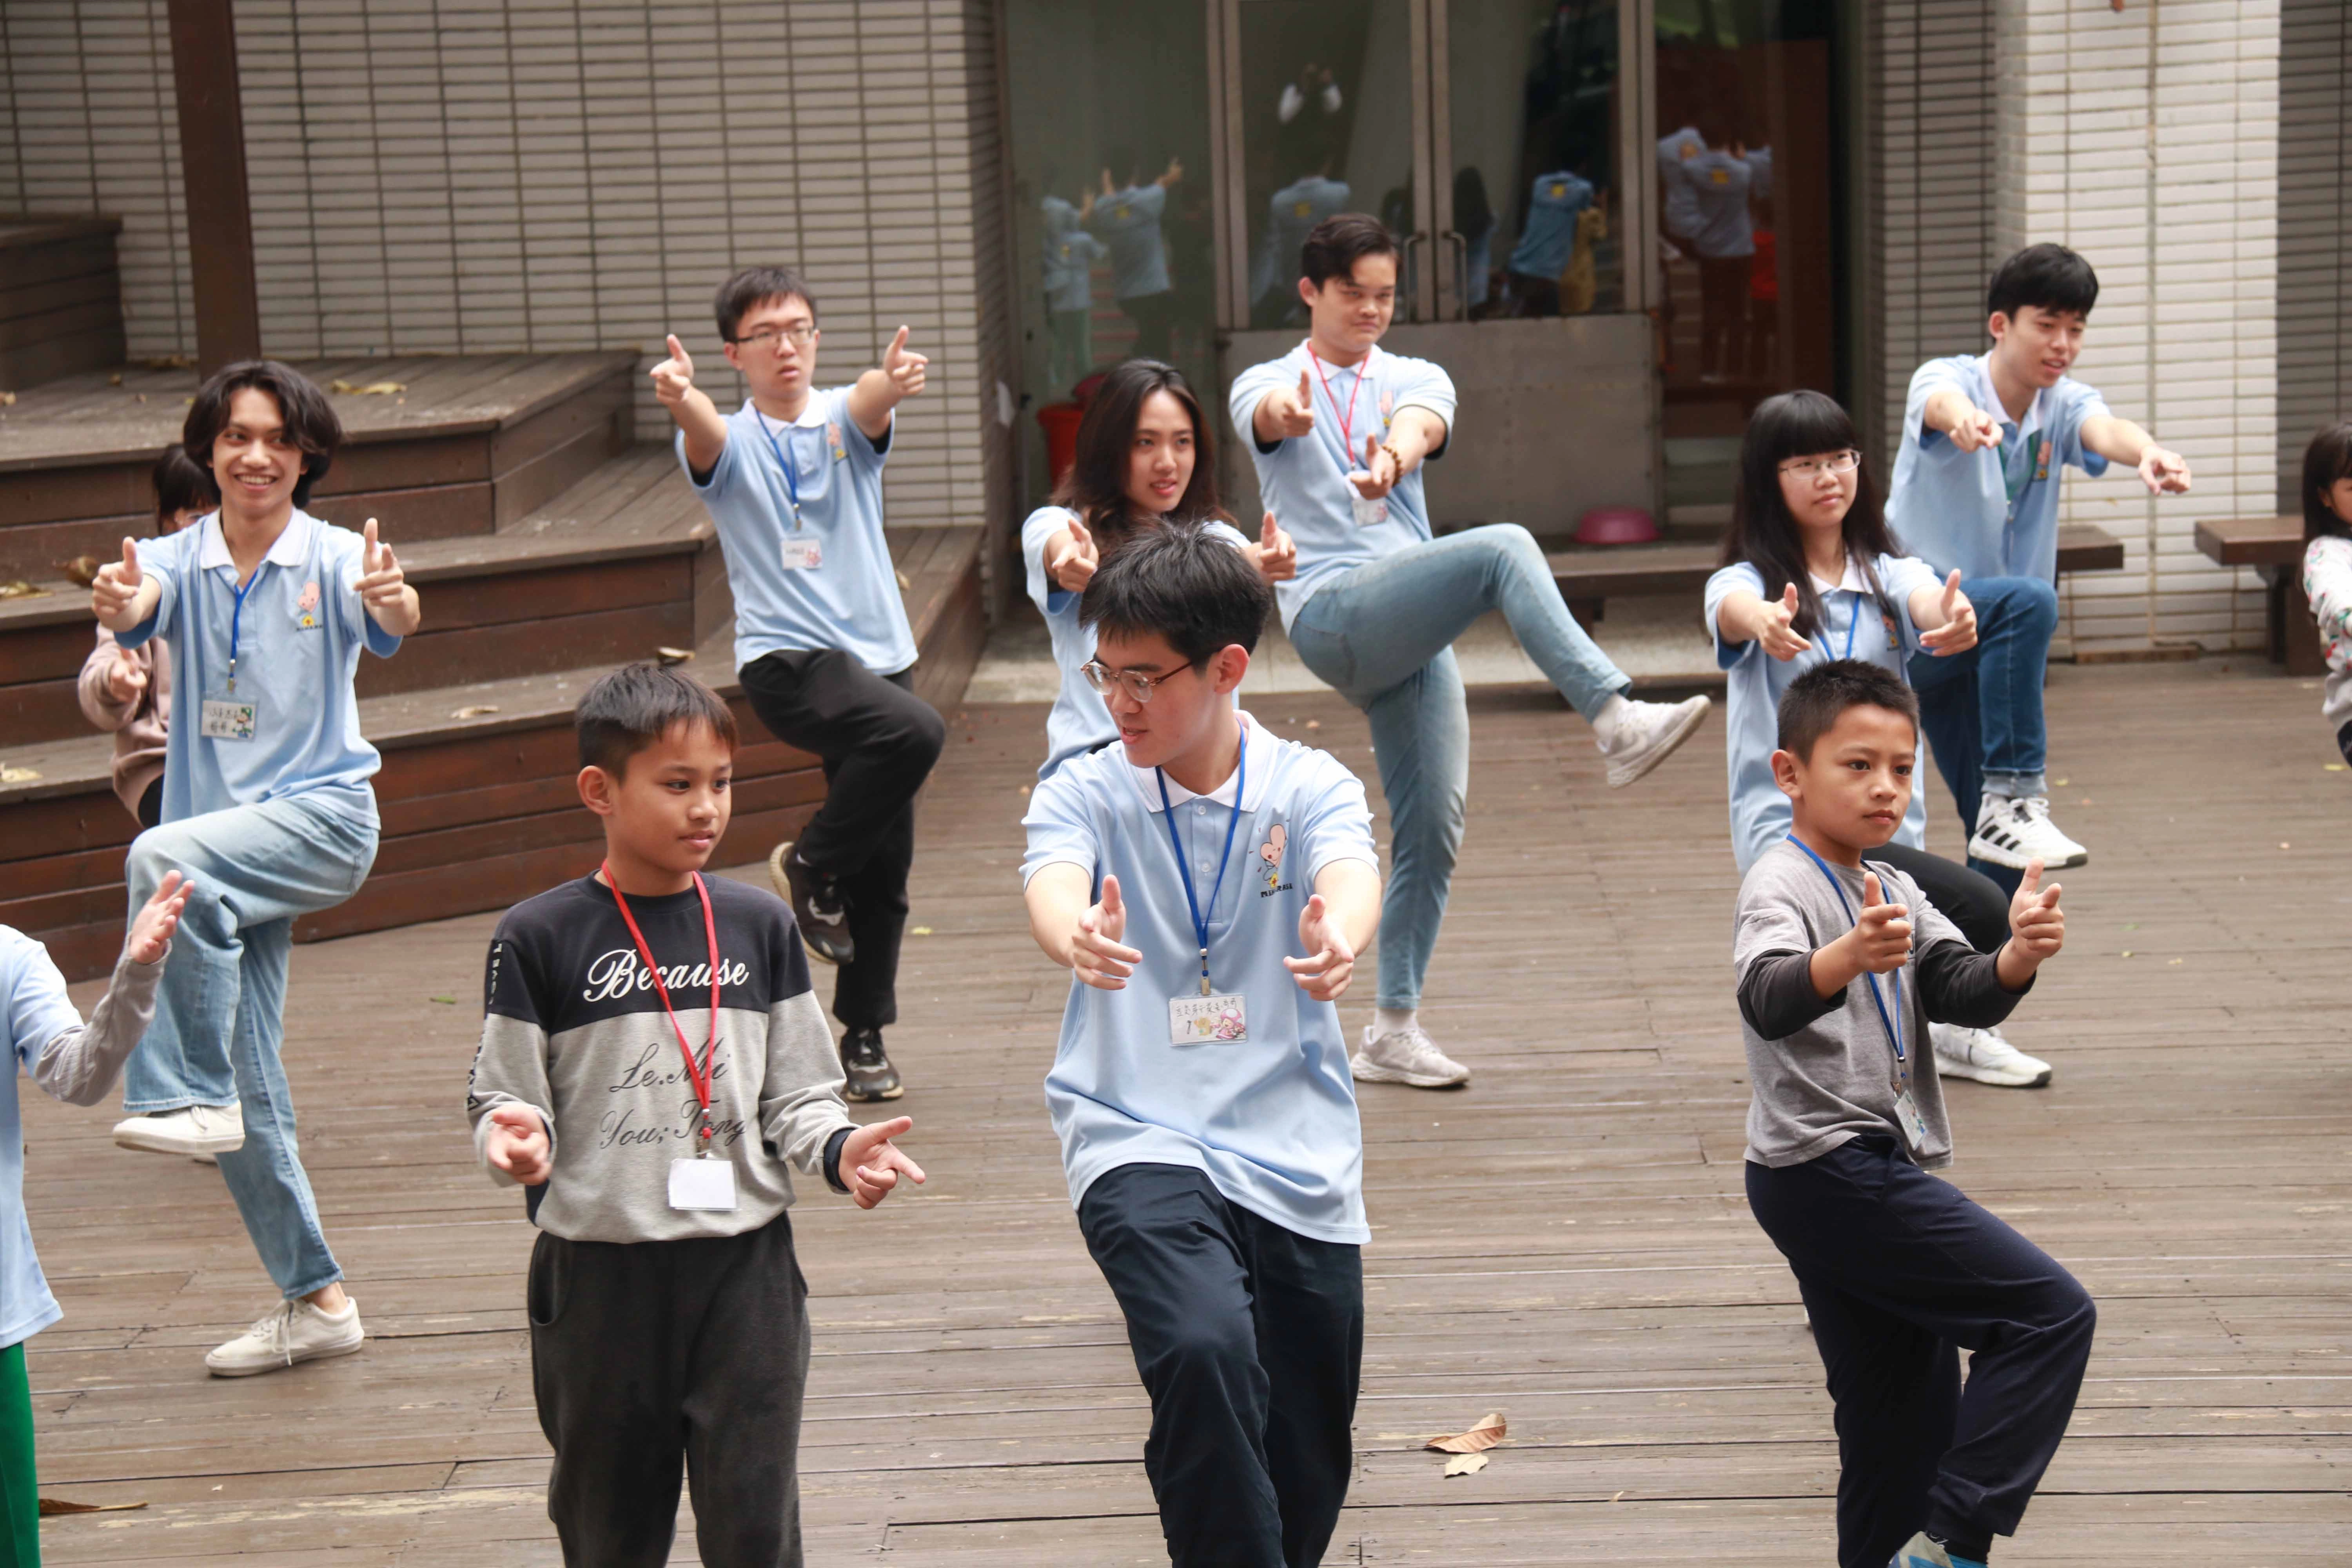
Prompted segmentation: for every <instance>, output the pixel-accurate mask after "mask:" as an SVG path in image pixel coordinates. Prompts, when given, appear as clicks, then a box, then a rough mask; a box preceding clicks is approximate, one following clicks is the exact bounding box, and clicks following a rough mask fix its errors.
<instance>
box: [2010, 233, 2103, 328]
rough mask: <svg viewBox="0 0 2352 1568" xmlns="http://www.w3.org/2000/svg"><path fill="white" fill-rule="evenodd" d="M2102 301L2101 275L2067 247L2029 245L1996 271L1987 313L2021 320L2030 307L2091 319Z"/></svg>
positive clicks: (2012, 319)
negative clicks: (2021, 314) (2061, 311)
mask: <svg viewBox="0 0 2352 1568" xmlns="http://www.w3.org/2000/svg"><path fill="white" fill-rule="evenodd" d="M2098 302H2099V275H2098V274H2097V273H2095V272H2094V271H2092V270H2091V264H2090V263H2089V262H2087V261H2085V260H2084V259H2083V258H2081V257H2079V256H2077V255H2075V254H2074V252H2073V251H2071V250H2069V249H2067V248H2066V247H2064V246H2063V245H2029V246H2027V247H2025V248H2024V249H2023V250H2021V251H2019V252H2018V253H2017V254H2016V255H2014V256H2012V257H2011V258H2009V259H2008V260H2006V261H2004V262H2002V263H2001V264H2000V266H1999V267H1996V268H1993V273H1992V282H1991V284H1990V286H1989V287H1987V289H1985V314H1986V315H1988V316H2007V317H2008V318H2009V319H2010V320H2011V321H2015V320H2017V313H2018V312H2019V311H2020V310H2024V309H2026V308H2027V307H2028V306H2032V305H2038V306H2040V307H2041V308H2042V310H2072V311H2074V313H2076V314H2077V315H2083V316H2087V315H2089V314H2090V313H2091V307H2092V306H2094V305H2095V304H2097V303H2098Z"/></svg>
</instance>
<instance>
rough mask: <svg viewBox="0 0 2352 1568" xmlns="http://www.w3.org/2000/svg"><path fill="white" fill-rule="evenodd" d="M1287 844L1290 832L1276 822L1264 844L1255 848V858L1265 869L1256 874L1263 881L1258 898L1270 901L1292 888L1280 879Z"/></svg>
mask: <svg viewBox="0 0 2352 1568" xmlns="http://www.w3.org/2000/svg"><path fill="white" fill-rule="evenodd" d="M1289 843H1290V830H1289V829H1288V828H1286V827H1285V826H1282V824H1280V823H1279V822H1277V823H1276V824H1275V825H1274V829H1273V831H1272V832H1270V833H1268V834H1267V835H1266V836H1265V843H1263V844H1261V845H1259V846H1258V847H1257V858H1259V859H1260V860H1263V861H1265V869H1264V870H1262V871H1260V872H1259V873H1258V874H1259V875H1260V876H1262V877H1264V878H1265V891H1264V892H1262V893H1260V894H1258V897H1259V898H1261V899H1270V898H1272V897H1274V895H1275V894H1276V893H1280V892H1286V891H1287V890H1289V889H1290V888H1291V887H1292V885H1293V884H1291V883H1288V882H1286V881H1284V880H1283V879H1282V856H1283V851H1284V850H1285V849H1286V848H1287V847H1288V846H1289Z"/></svg>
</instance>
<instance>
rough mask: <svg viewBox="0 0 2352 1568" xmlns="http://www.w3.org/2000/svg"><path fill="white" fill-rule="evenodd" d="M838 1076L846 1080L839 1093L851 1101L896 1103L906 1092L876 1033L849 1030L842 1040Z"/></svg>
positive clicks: (874, 1030)
mask: <svg viewBox="0 0 2352 1568" xmlns="http://www.w3.org/2000/svg"><path fill="white" fill-rule="evenodd" d="M841 1074H842V1077H843V1078H845V1079H847V1080H848V1082H847V1083H846V1085H845V1087H844V1088H843V1089H842V1093H843V1094H845V1095H846V1096H847V1097H848V1098H850V1099H851V1100H896V1099H898V1097H899V1096H900V1095H902V1094H904V1093H906V1092H907V1089H906V1086H905V1085H903V1084H901V1083H900V1082H899V1081H898V1068H894V1067H892V1066H891V1065H890V1053H889V1052H887V1051H886V1050H884V1049H883V1048H882V1031H881V1030H879V1029H852V1030H850V1031H849V1033H847V1034H845V1035H844V1036H842V1037H841Z"/></svg>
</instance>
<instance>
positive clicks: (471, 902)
mask: <svg viewBox="0 0 2352 1568" xmlns="http://www.w3.org/2000/svg"><path fill="white" fill-rule="evenodd" d="M706 526H707V524H706ZM890 545H891V553H892V556H893V559H894V560H895V561H896V562H897V563H898V568H899V571H900V574H901V575H902V576H903V577H904V578H905V580H906V582H905V592H906V595H907V605H908V617H909V619H910V620H911V621H912V622H913V624H914V632H915V638H916V644H917V647H919V650H920V656H921V661H920V663H919V664H918V666H917V667H916V690H917V691H918V692H919V694H921V695H922V696H923V697H924V699H925V700H928V701H930V702H931V703H933V704H934V705H936V706H938V707H940V709H941V710H943V711H947V712H950V713H952V712H953V711H954V708H955V705H956V704H957V703H958V702H959V701H960V700H961V698H962V695H963V689H964V686H965V684H966V683H967V682H968V681H969V680H970V679H971V670H972V667H973V666H974V665H975V664H976V663H977V662H978V661H979V658H980V650H981V644H982V640H983V639H984V637H985V636H986V626H985V621H984V617H983V616H982V604H981V594H980V545H981V531H980V530H978V529H950V528H938V529H908V530H892V531H891V533H890ZM713 555H714V556H715V551H714V552H713ZM719 592H720V593H722V594H723V578H722V579H721V580H720V584H719ZM428 603H429V604H437V603H439V600H438V599H437V598H436V599H435V600H432V601H428ZM733 637H734V624H733V620H732V617H731V614H730V613H728V612H727V611H726V609H725V606H724V603H723V601H722V604H721V614H720V616H719V619H718V621H717V624H716V625H714V626H712V627H711V629H710V630H709V633H708V634H707V635H706V636H704V637H702V638H701V639H700V640H699V646H698V651H697V654H696V657H695V659H694V661H693V662H692V663H691V664H690V665H689V666H688V668H690V669H691V670H693V671H694V672H695V673H696V674H698V675H699V676H700V677H701V678H702V679H705V680H708V681H709V682H710V683H711V684H712V685H713V686H714V687H715V688H716V689H718V690H719V692H720V693H721V694H722V695H723V696H726V697H727V698H728V699H729V700H730V702H731V703H732V705H733V706H734V709H735V712H736V717H737V721H738V723H739V724H740V725H741V726H742V749H741V750H740V752H738V753H737V758H736V778H737V788H736V803H735V815H734V817H733V819H732V821H731V823H730V826H729V829H728V835H727V838H726V841H725V843H724V844H723V845H722V846H721V847H720V849H719V861H720V862H721V863H724V864H730V865H734V864H741V863H745V862H749V861H752V860H756V859H758V858H761V857H762V856H764V855H765V854H766V853H767V852H768V850H769V849H770V848H772V847H773V846H774V845H775V844H776V843H777V842H779V841H780V840H782V839H783V838H786V837H791V836H792V835H793V834H794V833H797V832H798V831H799V830H800V828H801V827H802V826H803V825H804V824H805V823H806V822H807V820H808V817H809V816H810V814H811V813H812V812H814V810H815V807H816V805H817V804H818V802H820V801H821V800H822V799H823V797H824V778H823V774H822V772H821V771H820V770H819V768H818V766H817V763H816V760H815V759H814V758H813V757H811V756H809V755H807V754H806V753H805V752H798V751H795V750H793V748H791V747H788V746H785V745H783V744H782V743H781V742H778V741H776V740H775V739H774V738H773V737H772V736H771V735H769V734H768V733H767V732H766V731H765V730H763V729H762V728H761V726H760V724H759V721H757V720H756V719H754V718H753V717H752V715H751V710H750V709H749V707H748V706H747V705H746V704H745V703H744V701H743V700H742V693H741V688H740V683H739V682H738V681H737V680H736V679H735V678H734V674H733V664H734V660H733V651H732V646H733ZM415 640H416V641H417V642H418V643H420V644H421V643H423V642H424V641H425V638H424V637H418V638H417V639H415ZM649 651H650V650H649V649H644V648H638V647H615V648H614V650H612V654H611V657H609V658H607V659H605V660H604V661H603V662H602V663H601V664H598V665H595V666H593V667H590V668H575V669H568V670H561V671H555V672H550V673H540V674H528V675H509V676H506V677H504V678H502V679H488V680H480V681H473V682H467V683H464V684H448V685H440V686H436V687H434V688H432V689H427V690H421V691H416V690H412V691H404V692H400V693H396V694H392V695H383V696H375V697H370V698H366V699H363V700H362V702H361V704H360V721H361V729H362V731H363V732H364V733H365V734H366V735H367V736H368V738H369V739H370V740H371V741H372V742H374V744H375V745H376V746H377V748H378V749H379V750H381V751H382V752H383V771H382V772H381V773H378V774H377V775H376V778H375V789H376V797H377V803H378V806H379V809H380V810H381V811H382V813H383V842H382V845H381V847H380V848H379V850H378V852H377V857H376V863H375V867H374V869H373V872H372V873H371V874H370V876H369V879H368V881H367V883H366V885H365V886H364V887H362V889H361V890H360V892H359V893H358V895H357V896H355V897H354V898H352V900H350V901H349V902H347V903H344V904H341V905H339V906H337V907H336V908H334V909H332V910H327V911H325V912H323V913H322V914H320V915H317V916H314V917H311V918H310V919H307V920H304V921H299V922H297V924H296V927H295V935H296V939H297V940H298V941H316V940H318V939H320V938H322V937H329V936H341V935H344V934H347V933H349V932H352V931H374V930H380V929H383V928H385V927H389V926H398V925H407V924H412V923H415V922H417V921H428V920H439V919H442V918H445V917H446V916H450V915H456V914H464V913H469V912H473V911H476V910H488V909H499V908H503V907H505V906H506V905H509V904H511V903H513V902H515V901H517V900H520V899H523V898H527V897H529V896H530V894H532V893H534V892H538V891H541V890H542V889H545V888H548V887H550V886H551V885H553V884H554V883H555V882H557V881H560V880H562V879H564V878H566V877H573V876H579V875H581V874H583V873H584V872H585V871H587V870H589V869H591V868H593V867H594V865H595V863H596V859H597V857H598V855H599V854H600V853H601V849H602V845H603V838H602V834H601V831H600V830H599V828H598V827H597V826H596V819H595V818H594V817H593V816H590V815H589V814H588V813H587V812H586V811H585V810H583V809H582V808H581V806H580V805H579V802H578V798H577V795H575V793H574V791H573V784H572V779H573V775H574V773H576V771H577V767H578V763H577V759H576V757H575V754H574V752H573V742H572V706H573V704H575V703H576V702H577V701H578V700H579V698H580V694H581V692H582V691H583V690H584V689H586V688H587V686H588V685H589V683H590V682H591V681H593V679H595V677H596V676H597V675H598V674H600V673H602V671H603V669H604V668H610V667H611V666H612V665H614V664H618V663H621V662H625V660H626V659H628V658H636V657H640V656H642V655H643V654H644V653H646V652H649ZM411 652H412V650H411V649H407V648H404V649H403V651H402V653H401V654H400V656H399V657H398V658H394V659H393V660H391V661H389V662H390V663H392V664H394V665H397V664H398V663H400V662H401V660H403V659H405V658H408V657H410V654H411ZM111 754H112V742H111V740H110V737H107V736H104V735H84V736H79V737H76V738H74V739H71V740H60V741H55V742H47V743H43V744H37V745H29V746H27V745H16V744H11V745H10V746H8V747H7V749H6V750H5V752H0V923H5V924H9V925H14V926H16V927H17V928H18V929H19V930H23V931H28V932H30V933H31V934H32V935H34V936H35V937H37V939H38V940H40V941H42V942H46V943H47V944H48V945H49V949H50V952H51V953H52V955H53V956H54V957H55V958H56V959H57V961H58V963H59V965H60V966H62V967H63V968H64V969H65V970H66V972H67V973H68V975H70V976H72V977H74V978H86V977H88V976H89V975H94V974H98V973H103V972H104V971H105V970H106V968H107V967H108V966H110V964H111V963H112V962H113V959H114V956H115V954H116V952H118V951H119V950H120V947H121V936H122V921H123V914H124V910H125V900H126V899H127V897H128V894H127V891H126V889H125V888H124V886H123V883H122V858H123V852H124V850H125V849H126V848H127V847H128V846H129V844H130V842H131V838H132V837H133V836H134V835H135V833H136V831H137V824H136V823H135V822H133V821H132V819H131V816H130V815H129V814H128V813H127V812H126V811H124V809H123V808H122V805H121V802H120V801H119V800H117V799H116V798H115V795H114V793H113V790H112V787H111V784H110V779H109V773H108V761H109V758H110V756H111ZM27 774H29V775H32V776H23V775H27Z"/></svg>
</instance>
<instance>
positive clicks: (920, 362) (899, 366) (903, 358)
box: [882, 326, 931, 397]
mask: <svg viewBox="0 0 2352 1568" xmlns="http://www.w3.org/2000/svg"><path fill="white" fill-rule="evenodd" d="M930 363H931V362H930V360H929V357H928V356H926V355H923V354H919V353H909V352H908V349H907V329H906V328H905V327H903V326H902V327H900V328H899V329H898V336H896V337H894V338H892V339H891V340H890V346H889V347H888V348H887V349H884V350H883V351H882V374H884V375H887V376H888V377H889V378H890V391H891V394H892V395H894V396H898V397H913V396H915V395H917V394H919V393H920V392H921V391H922V390H923V375H924V373H925V372H926V371H928V370H929V368H930Z"/></svg>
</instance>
